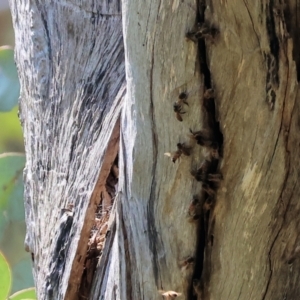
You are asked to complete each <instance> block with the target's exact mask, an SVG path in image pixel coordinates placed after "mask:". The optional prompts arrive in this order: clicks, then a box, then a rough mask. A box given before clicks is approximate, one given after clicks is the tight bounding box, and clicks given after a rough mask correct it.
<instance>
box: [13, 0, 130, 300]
mask: <svg viewBox="0 0 300 300" xmlns="http://www.w3.org/2000/svg"><path fill="white" fill-rule="evenodd" d="M11 9H12V15H13V19H14V27H15V32H16V61H17V66H18V70H19V75H20V81H21V86H22V91H21V100H20V118H21V121H22V125H23V128H24V136H25V147H26V157H27V162H26V168H25V172H24V181H25V207H26V222H27V236H26V241H25V247H26V249H27V251H30V252H31V253H32V254H33V257H34V263H33V266H34V277H35V282H36V287H37V295H38V298H39V299H64V298H65V299H75V298H78V297H81V295H79V294H78V291H79V286H80V282H81V276H82V273H83V269H84V267H85V266H84V262H85V259H86V254H87V253H86V252H87V245H88V242H89V238H90V232H91V229H92V227H93V224H94V220H95V213H96V210H97V206H98V205H99V204H100V201H101V189H102V188H103V185H104V184H105V176H106V177H107V176H108V174H109V171H110V167H111V166H112V164H113V162H114V160H115V157H111V153H112V152H114V153H115V154H116V152H115V149H117V151H118V141H119V138H118V136H119V128H118V125H116V124H117V120H118V119H119V116H120V111H121V106H122V101H123V97H124V95H125V70H124V48H123V38H122V20H121V7H120V2H119V1H117V0H116V1H101V3H97V2H94V1H84V2H81V1H77V2H74V1H73V2H68V1H60V2H52V1H25V2H24V1H11ZM114 128H115V131H114V132H113V129H114ZM109 145H110V146H109ZM107 147H111V149H109V150H108V152H107V151H106V150H107ZM112 149H113V150H112ZM99 174H100V175H99ZM96 183H97V184H96ZM95 186H96V187H95Z"/></svg>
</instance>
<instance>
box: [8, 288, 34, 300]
mask: <svg viewBox="0 0 300 300" xmlns="http://www.w3.org/2000/svg"><path fill="white" fill-rule="evenodd" d="M35 299H36V294H35V289H34V288H30V289H26V290H22V291H19V292H17V293H15V294H13V295H11V296H10V297H9V298H8V300H35Z"/></svg>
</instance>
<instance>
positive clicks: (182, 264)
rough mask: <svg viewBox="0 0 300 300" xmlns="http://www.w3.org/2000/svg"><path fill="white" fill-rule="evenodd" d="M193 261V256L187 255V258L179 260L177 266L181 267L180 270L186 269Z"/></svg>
mask: <svg viewBox="0 0 300 300" xmlns="http://www.w3.org/2000/svg"><path fill="white" fill-rule="evenodd" d="M194 262H195V259H194V257H192V256H189V257H188V258H187V259H185V260H182V261H180V262H179V266H180V267H181V271H186V270H188V269H189V268H190V267H191V266H192V265H193V264H194Z"/></svg>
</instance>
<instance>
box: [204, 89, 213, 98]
mask: <svg viewBox="0 0 300 300" xmlns="http://www.w3.org/2000/svg"><path fill="white" fill-rule="evenodd" d="M203 97H204V99H212V98H214V97H215V91H214V90H213V89H207V90H206V91H205V92H204V94H203Z"/></svg>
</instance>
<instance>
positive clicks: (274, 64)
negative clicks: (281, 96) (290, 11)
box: [264, 0, 279, 110]
mask: <svg viewBox="0 0 300 300" xmlns="http://www.w3.org/2000/svg"><path fill="white" fill-rule="evenodd" d="M275 10H276V8H275V7H274V0H270V2H269V5H267V6H266V15H267V19H266V26H267V32H268V36H269V47H270V52H269V53H266V52H265V53H264V58H265V62H266V68H267V77H266V94H267V95H266V100H267V103H268V104H269V108H270V110H273V108H274V105H275V102H276V89H277V88H278V85H279V73H278V72H279V39H278V37H277V34H276V26H275V17H274V12H275Z"/></svg>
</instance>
